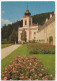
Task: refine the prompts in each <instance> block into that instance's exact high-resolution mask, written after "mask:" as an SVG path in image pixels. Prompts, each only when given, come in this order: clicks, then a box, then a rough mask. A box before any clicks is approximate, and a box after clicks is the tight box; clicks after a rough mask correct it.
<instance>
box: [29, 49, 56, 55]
mask: <svg viewBox="0 0 57 81" xmlns="http://www.w3.org/2000/svg"><path fill="white" fill-rule="evenodd" d="M29 54H55V50H51V49H47V50H44V49H43V50H39V49H31V50H29Z"/></svg>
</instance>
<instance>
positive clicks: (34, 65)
mask: <svg viewBox="0 0 57 81" xmlns="http://www.w3.org/2000/svg"><path fill="white" fill-rule="evenodd" d="M53 79H54V77H53V76H52V75H49V74H48V69H47V68H45V67H44V66H43V64H42V63H41V62H40V59H38V58H37V57H35V56H33V57H28V56H26V57H20V56H19V57H17V56H16V57H15V59H14V61H13V62H11V64H10V65H9V66H8V67H5V68H4V69H3V72H2V80H53Z"/></svg>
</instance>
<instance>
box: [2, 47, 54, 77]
mask: <svg viewBox="0 0 57 81" xmlns="http://www.w3.org/2000/svg"><path fill="white" fill-rule="evenodd" d="M26 55H27V56H33V54H29V51H28V49H27V47H25V46H20V47H19V48H17V49H16V50H15V51H13V52H12V53H11V54H10V55H8V56H7V57H6V58H4V59H3V60H2V61H1V64H2V68H1V69H3V68H4V67H5V66H8V65H9V64H10V61H12V60H13V59H14V57H15V56H26ZM34 56H37V57H38V58H40V60H41V62H42V63H43V64H44V66H45V67H47V68H48V70H49V74H53V76H55V55H54V54H34Z"/></svg>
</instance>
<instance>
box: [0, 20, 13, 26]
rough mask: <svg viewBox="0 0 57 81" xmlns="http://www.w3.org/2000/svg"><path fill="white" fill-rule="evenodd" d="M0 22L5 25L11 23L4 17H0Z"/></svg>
mask: <svg viewBox="0 0 57 81" xmlns="http://www.w3.org/2000/svg"><path fill="white" fill-rule="evenodd" d="M1 23H2V24H6V25H8V24H12V22H11V21H9V20H5V19H1Z"/></svg>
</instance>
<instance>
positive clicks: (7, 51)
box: [1, 44, 21, 59]
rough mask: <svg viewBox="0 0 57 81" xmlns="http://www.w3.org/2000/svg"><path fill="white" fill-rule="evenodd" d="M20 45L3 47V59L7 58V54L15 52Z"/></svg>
mask: <svg viewBox="0 0 57 81" xmlns="http://www.w3.org/2000/svg"><path fill="white" fill-rule="evenodd" d="M19 46H21V45H19V44H15V45H12V46H9V47H6V48H3V49H1V59H3V58H5V57H6V56H8V55H9V54H10V53H11V52H13V51H14V50H15V49H17V48H18V47H19Z"/></svg>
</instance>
